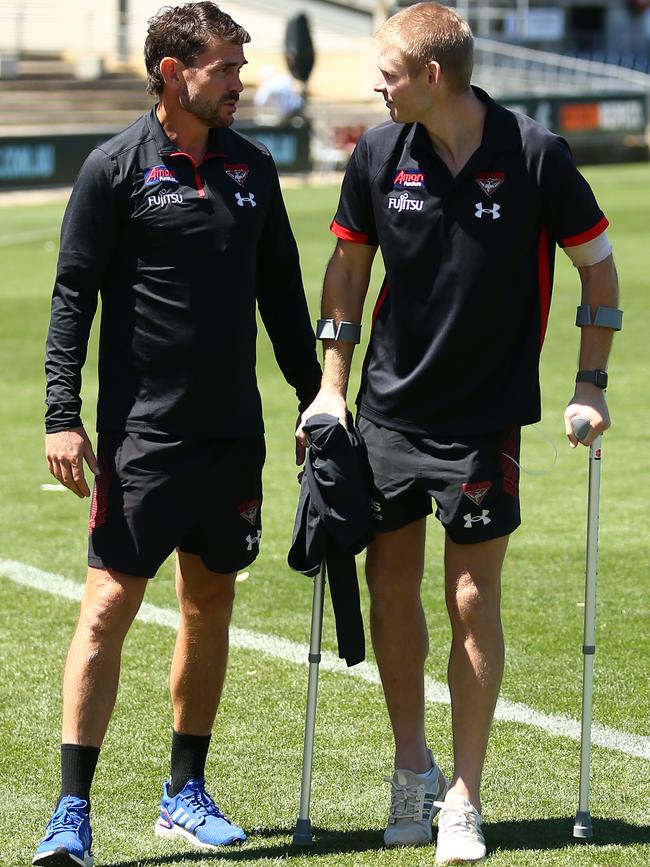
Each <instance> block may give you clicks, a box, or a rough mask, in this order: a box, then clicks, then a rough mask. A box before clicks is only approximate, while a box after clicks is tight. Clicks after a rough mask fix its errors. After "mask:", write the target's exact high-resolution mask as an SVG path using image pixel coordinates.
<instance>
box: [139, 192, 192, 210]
mask: <svg viewBox="0 0 650 867" xmlns="http://www.w3.org/2000/svg"><path fill="white" fill-rule="evenodd" d="M182 204H183V194H182V193H158V195H157V196H147V205H148V206H149V207H150V208H166V207H167V205H182Z"/></svg>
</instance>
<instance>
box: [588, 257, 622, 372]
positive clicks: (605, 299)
mask: <svg viewBox="0 0 650 867" xmlns="http://www.w3.org/2000/svg"><path fill="white" fill-rule="evenodd" d="M579 270H580V278H581V280H582V304H587V305H589V306H590V307H591V309H592V311H593V312H594V313H595V311H596V308H597V307H618V305H619V288H618V277H617V274H616V268H615V266H614V260H613V259H612V257H611V256H608V257H607V259H605V260H604V261H603V262H599V263H598V264H597V265H592V266H591V267H589V268H580V269H579ZM613 339H614V329H612V328H602V327H600V326H594V325H585V326H583V327H582V328H581V335H580V354H579V360H578V365H579V368H580V370H595V369H597V368H600V369H603V370H604V369H605V368H606V367H607V361H608V359H609V354H610V351H611V348H612V341H613Z"/></svg>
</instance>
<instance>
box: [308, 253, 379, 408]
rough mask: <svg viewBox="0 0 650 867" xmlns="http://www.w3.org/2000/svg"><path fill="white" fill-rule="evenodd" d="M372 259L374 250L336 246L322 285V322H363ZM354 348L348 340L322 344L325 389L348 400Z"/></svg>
mask: <svg viewBox="0 0 650 867" xmlns="http://www.w3.org/2000/svg"><path fill="white" fill-rule="evenodd" d="M373 256H374V248H368V247H365V248H364V247H358V246H357V245H350V244H345V245H341V244H340V243H339V244H338V245H337V247H336V250H335V251H334V255H333V256H332V258H331V260H330V262H329V265H328V267H327V271H326V273H325V281H324V283H323V298H322V302H321V316H322V318H323V319H333V320H334V323H335V325H338V323H339V322H354V323H360V322H361V317H362V315H363V305H364V301H365V297H366V292H367V291H368V283H369V280H370V268H371V266H372V259H373ZM354 347H355V344H354V343H351V342H349V341H346V340H324V341H323V380H322V388H323V389H326V390H331V391H335V392H337V393H338V394H340V395H341V396H342V397H345V395H346V393H347V388H348V381H349V378H350V367H351V365H352V357H353V355H354Z"/></svg>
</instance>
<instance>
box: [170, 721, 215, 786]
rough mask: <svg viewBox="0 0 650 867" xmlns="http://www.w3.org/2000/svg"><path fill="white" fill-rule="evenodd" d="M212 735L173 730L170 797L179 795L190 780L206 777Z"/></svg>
mask: <svg viewBox="0 0 650 867" xmlns="http://www.w3.org/2000/svg"><path fill="white" fill-rule="evenodd" d="M211 737H212V735H184V734H181V733H180V732H175V731H172V773H171V777H172V781H171V783H170V785H169V794H170V797H172V798H173V797H174V796H175V795H177V794H178V793H179V792H180V790H181V789H182V788H183V786H184V785H185V783H186V782H187V781H188V780H197V779H198V780H202V779H204V778H205V762H206V759H207V757H208V749H209V747H210V738H211Z"/></svg>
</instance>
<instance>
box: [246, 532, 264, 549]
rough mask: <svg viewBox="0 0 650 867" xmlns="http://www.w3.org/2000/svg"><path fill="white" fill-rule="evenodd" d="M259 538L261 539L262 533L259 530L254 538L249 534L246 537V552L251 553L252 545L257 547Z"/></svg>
mask: <svg viewBox="0 0 650 867" xmlns="http://www.w3.org/2000/svg"><path fill="white" fill-rule="evenodd" d="M261 538H262V531H261V530H258V531H257V533H255V535H254V536H251V535H250V533H249V534H248V536H246V541H247V542H248V547H247V548H246V550H247V551H252V550H253V545H257V543H258V542H259V541H260V539H261Z"/></svg>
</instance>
